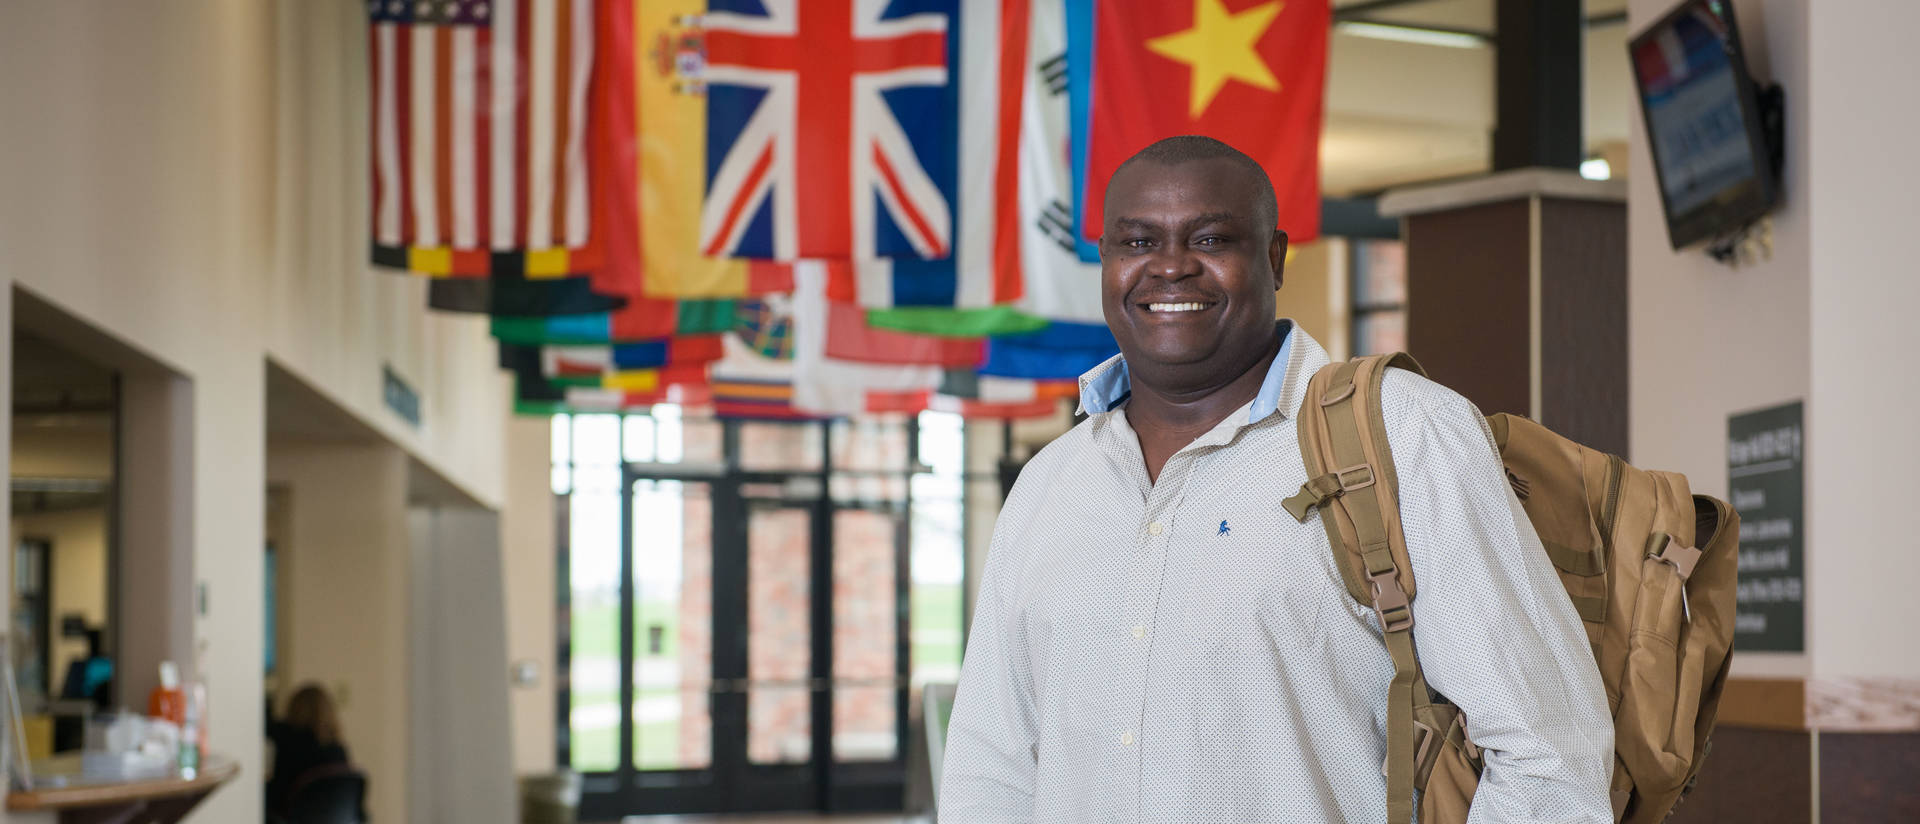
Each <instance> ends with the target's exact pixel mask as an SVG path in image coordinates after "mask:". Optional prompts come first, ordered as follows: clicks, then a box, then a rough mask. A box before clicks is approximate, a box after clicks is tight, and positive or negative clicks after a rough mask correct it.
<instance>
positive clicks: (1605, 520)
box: [1600, 455, 1627, 547]
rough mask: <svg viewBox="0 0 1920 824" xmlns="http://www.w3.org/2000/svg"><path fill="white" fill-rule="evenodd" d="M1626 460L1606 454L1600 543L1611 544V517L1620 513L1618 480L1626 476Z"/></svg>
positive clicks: (1610, 545)
mask: <svg viewBox="0 0 1920 824" xmlns="http://www.w3.org/2000/svg"><path fill="white" fill-rule="evenodd" d="M1626 463H1627V462H1626V461H1623V460H1621V459H1620V457H1619V456H1618V455H1608V456H1607V499H1606V502H1605V503H1603V504H1602V505H1601V507H1600V545H1601V546H1603V547H1612V546H1613V519H1614V517H1615V516H1617V515H1619V514H1620V481H1621V480H1622V479H1623V478H1624V477H1625V476H1626V474H1627V473H1626Z"/></svg>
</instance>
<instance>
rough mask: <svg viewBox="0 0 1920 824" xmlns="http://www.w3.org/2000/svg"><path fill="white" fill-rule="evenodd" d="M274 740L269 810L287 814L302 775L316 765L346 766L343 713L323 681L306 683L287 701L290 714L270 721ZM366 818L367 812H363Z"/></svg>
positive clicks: (268, 785)
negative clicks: (342, 739) (341, 723)
mask: <svg viewBox="0 0 1920 824" xmlns="http://www.w3.org/2000/svg"><path fill="white" fill-rule="evenodd" d="M267 737H268V738H269V739H271V740H272V741H273V776H272V777H271V778H269V779H268V780H267V812H269V813H271V814H274V815H280V816H286V815H290V814H291V813H292V812H293V810H292V808H291V805H292V803H293V802H294V801H296V800H297V794H298V790H299V789H300V787H301V781H300V779H301V776H302V775H304V774H306V773H308V772H309V771H311V770H313V769H314V768H316V767H326V766H335V765H338V766H345V765H347V764H348V763H350V762H349V761H348V759H347V748H346V745H345V744H342V743H341V742H340V717H339V714H338V712H337V711H335V709H334V705H333V698H332V696H330V695H328V694H327V691H326V688H324V687H321V686H320V685H319V684H313V683H308V684H305V685H302V686H301V687H300V689H299V690H298V691H296V692H295V693H294V694H293V698H291V699H289V700H288V701H287V712H286V717H284V718H282V719H280V720H277V721H275V720H271V719H269V720H268V722H267ZM360 819H361V820H362V821H364V820H366V812H365V811H364V810H363V811H361V814H360Z"/></svg>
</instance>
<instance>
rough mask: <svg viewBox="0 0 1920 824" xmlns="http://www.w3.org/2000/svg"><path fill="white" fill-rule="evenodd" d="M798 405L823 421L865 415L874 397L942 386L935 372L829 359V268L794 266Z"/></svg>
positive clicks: (795, 390)
mask: <svg viewBox="0 0 1920 824" xmlns="http://www.w3.org/2000/svg"><path fill="white" fill-rule="evenodd" d="M793 268H794V272H793V276H794V292H793V405H794V407H795V408H797V409H800V410H802V411H805V412H810V413H814V414H820V415H827V416H833V415H852V414H857V413H860V412H862V411H866V403H865V399H866V395H867V393H869V392H881V393H898V392H913V391H919V390H927V389H932V388H934V387H936V386H939V385H940V369H939V368H938V367H934V366H901V365H878V364H865V363H854V362H849V361H845V360H840V359H837V358H832V357H829V356H828V355H827V345H826V344H827V341H826V338H827V328H828V320H827V319H828V301H827V292H826V265H825V264H824V263H821V262H819V261H803V262H800V263H796V264H794V267H793Z"/></svg>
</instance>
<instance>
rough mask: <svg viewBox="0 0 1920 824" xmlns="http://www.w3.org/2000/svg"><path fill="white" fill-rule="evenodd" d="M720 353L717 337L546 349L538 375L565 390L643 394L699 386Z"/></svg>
mask: <svg viewBox="0 0 1920 824" xmlns="http://www.w3.org/2000/svg"><path fill="white" fill-rule="evenodd" d="M722 354H723V351H722V346H721V336H720V335H717V334H716V335H690V336H686V337H677V338H666V339H663V340H652V341H641V342H638V343H622V344H614V345H612V346H547V347H541V350H540V371H541V374H542V375H544V376H546V378H547V379H548V380H551V381H553V382H555V383H560V384H564V385H568V386H597V387H604V388H621V389H649V388H652V386H653V385H658V384H662V383H664V384H676V383H705V382H706V369H707V365H708V364H710V363H712V362H714V361H717V360H719V359H720V357H721V355H722Z"/></svg>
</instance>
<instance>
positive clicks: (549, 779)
mask: <svg viewBox="0 0 1920 824" xmlns="http://www.w3.org/2000/svg"><path fill="white" fill-rule="evenodd" d="M579 821H580V774H579V773H576V772H574V771H572V770H560V771H559V772H553V773H547V774H544V775H528V776H522V777H521V779H520V822H521V824H579Z"/></svg>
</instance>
